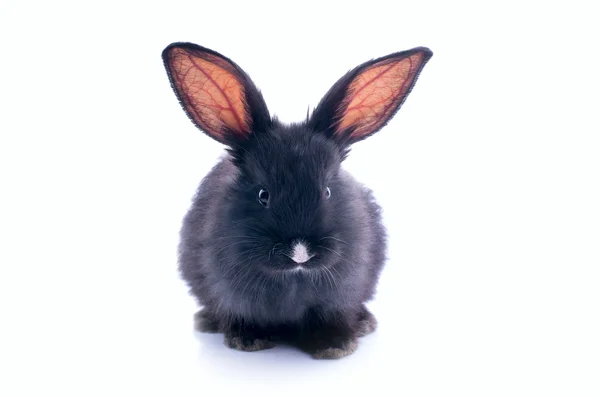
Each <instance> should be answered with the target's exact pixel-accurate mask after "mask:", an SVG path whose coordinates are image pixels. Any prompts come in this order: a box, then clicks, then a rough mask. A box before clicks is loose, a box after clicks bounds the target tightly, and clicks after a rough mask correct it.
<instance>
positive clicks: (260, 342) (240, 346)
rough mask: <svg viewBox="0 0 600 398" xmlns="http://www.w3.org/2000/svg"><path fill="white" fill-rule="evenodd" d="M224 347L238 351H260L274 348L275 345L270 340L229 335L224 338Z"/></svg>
mask: <svg viewBox="0 0 600 398" xmlns="http://www.w3.org/2000/svg"><path fill="white" fill-rule="evenodd" d="M225 345H227V347H229V348H233V349H235V350H240V351H260V350H267V349H269V348H273V347H275V343H274V342H272V341H270V340H266V339H257V338H253V337H242V336H231V335H226V336H225Z"/></svg>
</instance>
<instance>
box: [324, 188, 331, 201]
mask: <svg viewBox="0 0 600 398" xmlns="http://www.w3.org/2000/svg"><path fill="white" fill-rule="evenodd" d="M330 197H331V189H329V187H325V199H329V198H330Z"/></svg>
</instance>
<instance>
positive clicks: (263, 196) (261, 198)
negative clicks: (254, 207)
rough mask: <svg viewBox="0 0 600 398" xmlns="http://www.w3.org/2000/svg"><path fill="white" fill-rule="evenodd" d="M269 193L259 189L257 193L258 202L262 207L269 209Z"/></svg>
mask: <svg viewBox="0 0 600 398" xmlns="http://www.w3.org/2000/svg"><path fill="white" fill-rule="evenodd" d="M269 201H270V200H269V191H266V190H264V189H261V190H260V191H258V202H259V203H260V204H261V205H263V206H264V207H269Z"/></svg>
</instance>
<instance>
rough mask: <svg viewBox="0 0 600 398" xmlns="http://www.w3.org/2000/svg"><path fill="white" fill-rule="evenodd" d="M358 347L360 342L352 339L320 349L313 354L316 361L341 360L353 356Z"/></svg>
mask: <svg viewBox="0 0 600 398" xmlns="http://www.w3.org/2000/svg"><path fill="white" fill-rule="evenodd" d="M357 347H358V340H356V339H355V338H350V339H348V340H346V341H344V342H342V343H341V344H336V345H335V346H332V347H326V348H318V349H317V350H315V351H314V352H313V353H312V356H313V358H315V359H339V358H343V357H345V356H348V355H350V354H352V353H353V352H354V351H356V348H357Z"/></svg>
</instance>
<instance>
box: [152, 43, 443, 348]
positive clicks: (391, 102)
mask: <svg viewBox="0 0 600 398" xmlns="http://www.w3.org/2000/svg"><path fill="white" fill-rule="evenodd" d="M162 56H163V60H164V64H165V66H166V69H167V73H168V75H169V79H170V82H171V85H172V87H173V89H174V91H175V93H176V95H177V97H178V99H179V101H180V102H181V104H182V106H183V108H184V110H185V112H186V113H187V115H188V116H189V117H190V119H191V120H192V121H193V122H194V123H195V124H196V126H197V127H198V128H200V129H201V130H202V131H204V132H205V133H206V134H208V135H209V136H210V137H212V138H214V139H215V140H217V141H219V142H221V143H223V144H225V145H226V146H227V147H228V148H227V153H226V155H225V156H224V158H223V159H222V160H221V161H220V162H219V163H218V164H217V165H216V166H215V167H214V168H213V169H212V171H211V172H210V173H209V174H208V175H207V176H206V177H205V178H204V180H203V181H202V183H201V185H200V187H199V189H198V191H197V194H196V196H195V198H194V200H193V204H192V206H191V208H190V210H189V212H188V214H187V215H186V217H185V220H184V222H183V227H182V230H181V242H180V246H179V269H180V272H181V275H182V277H183V279H184V280H185V281H186V282H187V284H188V285H189V287H190V290H191V293H192V294H193V295H194V296H195V297H196V298H197V300H198V302H199V304H200V305H201V307H202V309H201V310H200V311H199V312H198V313H197V314H196V326H197V327H198V328H199V329H200V330H202V331H207V332H220V333H224V334H225V342H226V344H227V345H228V346H229V347H232V348H235V349H239V350H244V351H255V350H260V349H265V348H270V347H272V346H274V345H275V342H276V341H279V340H280V339H282V340H284V341H287V342H291V343H293V344H296V345H297V346H299V347H301V348H302V349H304V350H305V351H307V352H309V353H310V354H312V355H313V356H314V357H315V358H339V357H343V356H345V355H348V354H350V353H352V352H353V351H354V350H355V349H356V347H357V344H358V340H357V339H358V337H360V336H363V335H365V334H367V333H370V332H372V331H373V330H375V327H376V320H375V318H374V317H373V315H372V314H371V313H370V312H369V311H368V310H367V308H366V307H365V305H364V303H365V302H366V301H368V300H369V299H370V298H371V297H372V296H373V294H374V290H375V286H376V284H377V280H378V278H379V274H380V271H381V269H382V266H383V264H384V261H385V258H386V245H387V243H386V232H385V229H384V227H383V226H382V224H381V217H380V208H379V206H378V205H377V204H376V202H375V200H374V198H373V196H372V194H371V191H370V190H369V189H368V188H366V187H364V186H362V185H361V184H359V183H358V182H356V180H354V179H353V178H352V177H351V176H350V175H349V174H348V173H347V172H345V171H344V170H343V169H342V168H341V163H342V162H343V160H344V159H345V158H346V156H347V155H348V152H349V147H350V145H352V144H354V143H355V142H357V141H360V140H362V139H364V138H366V137H368V136H370V135H371V134H373V133H375V132H376V131H378V130H379V129H381V128H382V127H383V126H384V125H385V124H386V123H387V121H388V120H389V119H390V118H391V117H392V116H393V115H394V114H395V113H396V111H397V110H398V109H399V108H400V106H401V105H402V103H403V101H404V100H405V98H406V97H407V95H408V94H409V92H410V91H411V89H412V87H413V86H414V84H415V81H416V79H417V77H418V75H419V73H420V72H421V70H422V68H423V67H424V66H425V64H426V63H427V61H428V60H429V58H430V57H431V56H432V53H431V51H430V50H429V49H427V48H422V47H421V48H415V49H412V50H408V51H404V52H399V53H394V54H391V55H388V56H385V57H382V58H379V59H375V60H372V61H369V62H366V63H364V64H362V65H360V66H358V67H357V68H355V69H353V70H352V71H350V72H348V73H347V74H346V75H345V76H344V77H342V78H341V79H340V80H339V81H338V82H337V83H336V84H335V85H334V86H333V87H332V88H331V90H330V91H329V92H328V93H327V94H326V95H325V97H324V98H323V99H322V101H321V102H320V103H319V105H318V107H317V108H316V109H315V110H314V112H313V113H312V115H311V116H310V117H307V120H306V121H305V122H303V123H299V124H292V125H284V124H282V123H280V122H279V121H278V120H277V119H275V118H271V116H270V115H269V111H268V109H267V106H266V104H265V102H264V100H263V97H262V95H261V94H260V92H259V90H258V89H257V88H256V86H255V85H254V83H253V82H252V81H251V80H250V78H249V77H248V76H247V75H246V73H244V71H243V70H242V69H241V68H240V67H239V66H237V65H236V64H235V63H233V62H232V61H231V60H229V59H228V58H226V57H224V56H222V55H220V54H219V53H217V52H215V51H212V50H209V49H207V48H203V47H200V46H198V45H195V44H190V43H174V44H171V45H170V46H168V47H167V48H166V49H165V50H164V52H163V54H162Z"/></svg>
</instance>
